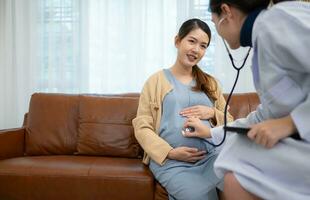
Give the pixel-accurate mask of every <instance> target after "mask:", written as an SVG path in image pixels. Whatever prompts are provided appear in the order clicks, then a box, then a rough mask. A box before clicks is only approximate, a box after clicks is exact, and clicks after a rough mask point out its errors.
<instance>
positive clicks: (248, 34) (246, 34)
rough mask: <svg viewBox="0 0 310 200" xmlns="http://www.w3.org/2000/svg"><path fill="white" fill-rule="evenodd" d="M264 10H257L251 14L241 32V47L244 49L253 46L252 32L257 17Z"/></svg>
mask: <svg viewBox="0 0 310 200" xmlns="http://www.w3.org/2000/svg"><path fill="white" fill-rule="evenodd" d="M263 9H264V8H257V9H256V10H254V11H252V12H251V13H249V15H248V16H247V18H246V19H245V21H244V23H243V25H242V28H241V31H240V45H241V46H243V47H247V46H250V47H251V46H252V31H253V25H254V22H255V19H256V17H257V16H258V14H259V13H260V12H261V11H262V10H263Z"/></svg>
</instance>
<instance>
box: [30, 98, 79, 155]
mask: <svg viewBox="0 0 310 200" xmlns="http://www.w3.org/2000/svg"><path fill="white" fill-rule="evenodd" d="M78 117H79V96H78V95H65V94H44V93H35V94H33V95H32V97H31V100H30V106H29V112H28V116H27V123H26V126H25V127H26V145H25V146H26V149H25V152H26V154H27V155H49V154H56V155H57V154H73V153H74V152H75V151H76V144H77V137H78Z"/></svg>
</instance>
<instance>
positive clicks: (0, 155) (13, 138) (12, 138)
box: [0, 128, 25, 160]
mask: <svg viewBox="0 0 310 200" xmlns="http://www.w3.org/2000/svg"><path fill="white" fill-rule="evenodd" d="M24 136H25V128H17V129H6V130H0V160H3V159H7V158H13V157H19V156H24V146H25V137H24Z"/></svg>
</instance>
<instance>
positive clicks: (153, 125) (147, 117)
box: [132, 70, 233, 165]
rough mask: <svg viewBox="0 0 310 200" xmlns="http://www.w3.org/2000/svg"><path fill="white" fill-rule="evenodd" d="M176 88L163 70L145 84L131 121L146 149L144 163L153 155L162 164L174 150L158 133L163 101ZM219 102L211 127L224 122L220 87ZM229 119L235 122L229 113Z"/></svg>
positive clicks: (218, 91) (215, 105)
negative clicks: (135, 113)
mask: <svg viewBox="0 0 310 200" xmlns="http://www.w3.org/2000/svg"><path fill="white" fill-rule="evenodd" d="M172 89H173V87H172V85H171V84H170V83H169V81H168V80H167V79H166V77H165V74H164V71H163V70H161V71H159V72H157V73H155V74H153V75H152V76H151V77H150V78H149V79H148V80H147V82H146V83H145V85H144V87H143V89H142V92H141V94H140V99H139V107H138V111H137V116H136V118H134V119H133V121H132V124H133V127H134V131H135V137H136V139H137V141H138V142H139V144H140V145H141V146H142V148H143V149H144V157H143V163H144V164H149V161H150V158H152V159H153V160H154V161H155V162H156V163H158V164H160V165H163V164H164V162H165V160H166V158H167V155H168V153H169V151H170V150H171V149H173V147H171V146H170V145H169V144H168V143H167V142H166V141H165V140H164V139H163V138H161V137H160V136H159V135H158V134H159V127H160V119H161V115H162V102H163V99H164V97H165V96H166V94H167V93H168V92H170V91H171V90H172ZM216 94H217V97H218V98H217V99H218V100H217V101H215V102H214V107H215V118H214V119H211V120H210V122H211V125H212V126H218V125H222V124H223V123H224V119H223V118H224V108H225V103H226V102H225V99H224V97H223V95H222V92H221V90H220V89H219V87H218V89H217V92H216ZM227 121H229V122H230V121H233V117H232V116H231V115H230V114H229V113H228V114H227Z"/></svg>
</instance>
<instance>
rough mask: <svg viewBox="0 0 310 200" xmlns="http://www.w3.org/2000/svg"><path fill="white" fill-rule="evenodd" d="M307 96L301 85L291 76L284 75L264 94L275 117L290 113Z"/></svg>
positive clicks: (267, 104)
mask: <svg viewBox="0 0 310 200" xmlns="http://www.w3.org/2000/svg"><path fill="white" fill-rule="evenodd" d="M305 97H306V95H305V94H303V92H302V90H301V88H300V86H299V85H297V84H296V82H295V81H294V80H292V79H291V78H289V77H287V76H284V77H283V78H281V79H280V81H279V82H277V83H276V84H274V85H273V86H272V87H271V88H270V89H269V90H268V92H267V93H266V94H265V95H264V97H263V98H264V101H265V102H266V106H268V108H269V111H270V112H271V114H272V116H273V117H275V118H278V117H284V116H286V115H289V114H290V113H291V112H292V110H293V109H294V108H295V107H296V106H297V105H298V104H299V103H300V102H301V101H302V100H303V99H304V98H305Z"/></svg>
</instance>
